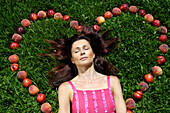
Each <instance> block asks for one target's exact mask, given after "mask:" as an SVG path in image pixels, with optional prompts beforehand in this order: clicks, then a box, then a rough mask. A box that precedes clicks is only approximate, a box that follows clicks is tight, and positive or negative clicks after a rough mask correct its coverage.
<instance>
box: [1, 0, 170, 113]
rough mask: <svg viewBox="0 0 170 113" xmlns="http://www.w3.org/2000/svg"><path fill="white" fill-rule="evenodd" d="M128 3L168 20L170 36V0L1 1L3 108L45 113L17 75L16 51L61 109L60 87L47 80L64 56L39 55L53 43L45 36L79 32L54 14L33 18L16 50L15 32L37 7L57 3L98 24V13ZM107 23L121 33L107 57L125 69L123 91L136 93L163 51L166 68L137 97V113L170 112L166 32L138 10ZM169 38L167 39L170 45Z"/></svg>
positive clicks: (164, 23)
mask: <svg viewBox="0 0 170 113" xmlns="http://www.w3.org/2000/svg"><path fill="white" fill-rule="evenodd" d="M123 3H127V4H128V5H129V6H131V5H135V6H137V7H138V8H139V9H145V10H146V11H147V13H150V14H152V15H153V16H154V18H155V19H159V20H160V21H161V25H162V26H166V27H167V29H168V33H167V34H166V35H167V37H169V36H170V32H169V28H170V27H169V26H170V20H169V18H170V16H169V12H170V10H169V7H170V2H169V1H168V0H150V1H149V0H135V1H134V0H121V1H119V0H107V1H104V0H103V1H100V0H93V1H87V0H84V1H81V0H76V1H74V0H63V1H51V0H41V2H40V1H39V2H35V1H33V0H15V1H14V2H11V1H10V0H3V1H0V7H1V11H0V14H1V17H0V44H1V46H0V53H1V54H0V62H1V66H0V106H1V107H0V112H1V113H4V112H6V113H28V112H29V113H40V112H41V110H40V108H41V104H39V103H38V102H37V101H36V96H31V95H30V94H29V92H28V88H24V87H23V86H22V83H21V81H19V80H18V79H17V77H16V74H17V72H12V71H11V70H10V65H11V63H10V62H9V61H8V57H9V56H10V55H12V54H17V55H18V56H19V58H20V59H19V66H20V69H19V71H20V70H25V71H26V72H27V74H28V78H30V79H31V80H32V84H35V85H36V86H38V87H39V89H40V92H39V93H44V94H45V95H46V97H47V98H46V102H49V103H50V104H51V106H52V111H53V112H55V113H56V112H57V111H58V102H57V90H56V89H55V88H51V87H50V86H48V85H47V83H48V78H46V74H47V73H48V72H49V71H50V70H51V69H52V68H53V67H55V66H56V65H57V64H58V62H57V61H56V60H55V59H54V58H52V57H49V58H46V57H37V56H36V55H37V54H39V53H45V51H44V49H48V47H49V44H48V43H47V42H45V41H44V39H49V40H53V39H56V38H62V37H71V36H73V34H75V33H77V32H76V30H75V29H73V28H71V27H70V26H69V23H70V22H64V21H62V20H57V21H55V20H54V19H53V18H48V17H47V18H46V19H42V20H38V21H36V22H32V21H31V26H30V27H29V28H27V29H26V33H25V34H22V38H23V39H22V40H21V42H20V43H19V45H20V48H18V49H15V50H11V49H10V48H9V45H10V43H11V42H13V41H12V35H13V34H14V33H17V32H16V29H17V27H19V26H21V23H20V22H21V20H22V19H25V18H27V19H29V15H30V14H31V13H33V12H34V13H38V11H40V10H44V11H45V12H47V11H48V10H49V9H53V10H54V11H55V12H61V13H62V14H63V15H66V14H67V15H70V17H71V20H77V21H78V22H79V23H85V24H87V25H89V26H92V25H94V24H97V23H96V18H97V16H100V15H103V14H104V12H105V11H107V10H109V11H112V9H113V8H114V7H120V5H121V4H123ZM100 27H101V29H113V32H112V33H111V36H112V37H117V36H118V37H120V38H121V44H120V45H119V46H118V47H117V48H116V49H115V50H113V51H111V52H110V53H109V54H107V55H105V56H104V58H105V59H106V60H107V61H109V62H111V63H112V64H113V65H115V66H116V67H118V69H119V70H120V73H119V75H120V82H121V85H122V89H123V96H124V99H125V100H126V99H127V98H132V97H133V93H134V91H136V90H138V89H139V88H140V87H139V86H138V84H139V83H140V82H141V81H144V78H143V77H144V75H145V74H148V73H151V69H152V67H153V66H155V65H158V64H157V56H158V55H163V56H164V57H165V58H166V63H165V64H164V65H162V66H161V68H162V70H163V74H162V75H161V76H159V77H154V82H153V83H150V84H149V89H148V90H147V91H146V92H145V93H144V94H143V98H142V99H141V101H139V102H137V103H136V107H135V108H134V110H133V112H134V113H168V112H170V106H169V100H170V99H169V96H168V95H169V93H170V92H169V87H170V85H169V81H170V79H169V75H170V71H169V67H170V61H169V52H168V53H166V54H163V53H160V51H159V49H158V47H159V46H160V45H161V44H162V43H161V42H160V41H158V37H159V35H160V33H159V32H158V31H157V30H158V28H157V27H154V26H152V25H151V24H148V23H147V22H145V20H144V18H143V17H141V16H139V15H138V14H131V13H129V11H128V12H126V13H124V12H122V13H121V15H120V16H118V17H112V18H111V19H107V20H106V22H105V23H103V24H102V25H100ZM169 42H170V41H169V39H168V40H167V42H166V44H167V45H168V46H169V44H170V43H169Z"/></svg>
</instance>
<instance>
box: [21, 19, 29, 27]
mask: <svg viewBox="0 0 170 113" xmlns="http://www.w3.org/2000/svg"><path fill="white" fill-rule="evenodd" d="M21 25H22V26H23V27H29V26H30V25H31V22H30V21H29V20H28V19H23V20H22V21H21Z"/></svg>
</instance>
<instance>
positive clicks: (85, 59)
mask: <svg viewBox="0 0 170 113" xmlns="http://www.w3.org/2000/svg"><path fill="white" fill-rule="evenodd" d="M71 54H72V58H71V61H72V63H73V64H75V65H76V66H80V67H81V66H89V65H91V64H92V62H93V59H94V57H95V54H94V53H93V50H92V48H91V46H90V44H89V42H88V41H87V40H85V39H80V40H78V41H75V42H74V43H73V44H72V48H71Z"/></svg>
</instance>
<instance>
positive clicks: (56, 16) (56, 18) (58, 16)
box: [54, 12, 63, 20]
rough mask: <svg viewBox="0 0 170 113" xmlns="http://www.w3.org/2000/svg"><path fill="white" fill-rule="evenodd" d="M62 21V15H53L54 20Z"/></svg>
mask: <svg viewBox="0 0 170 113" xmlns="http://www.w3.org/2000/svg"><path fill="white" fill-rule="evenodd" d="M58 19H63V15H62V14H61V13H59V12H57V13H55V14H54V20H58Z"/></svg>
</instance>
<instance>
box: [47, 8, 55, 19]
mask: <svg viewBox="0 0 170 113" xmlns="http://www.w3.org/2000/svg"><path fill="white" fill-rule="evenodd" d="M54 14H55V12H54V10H52V9H50V10H48V12H47V15H48V17H52V16H53V15H54Z"/></svg>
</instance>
